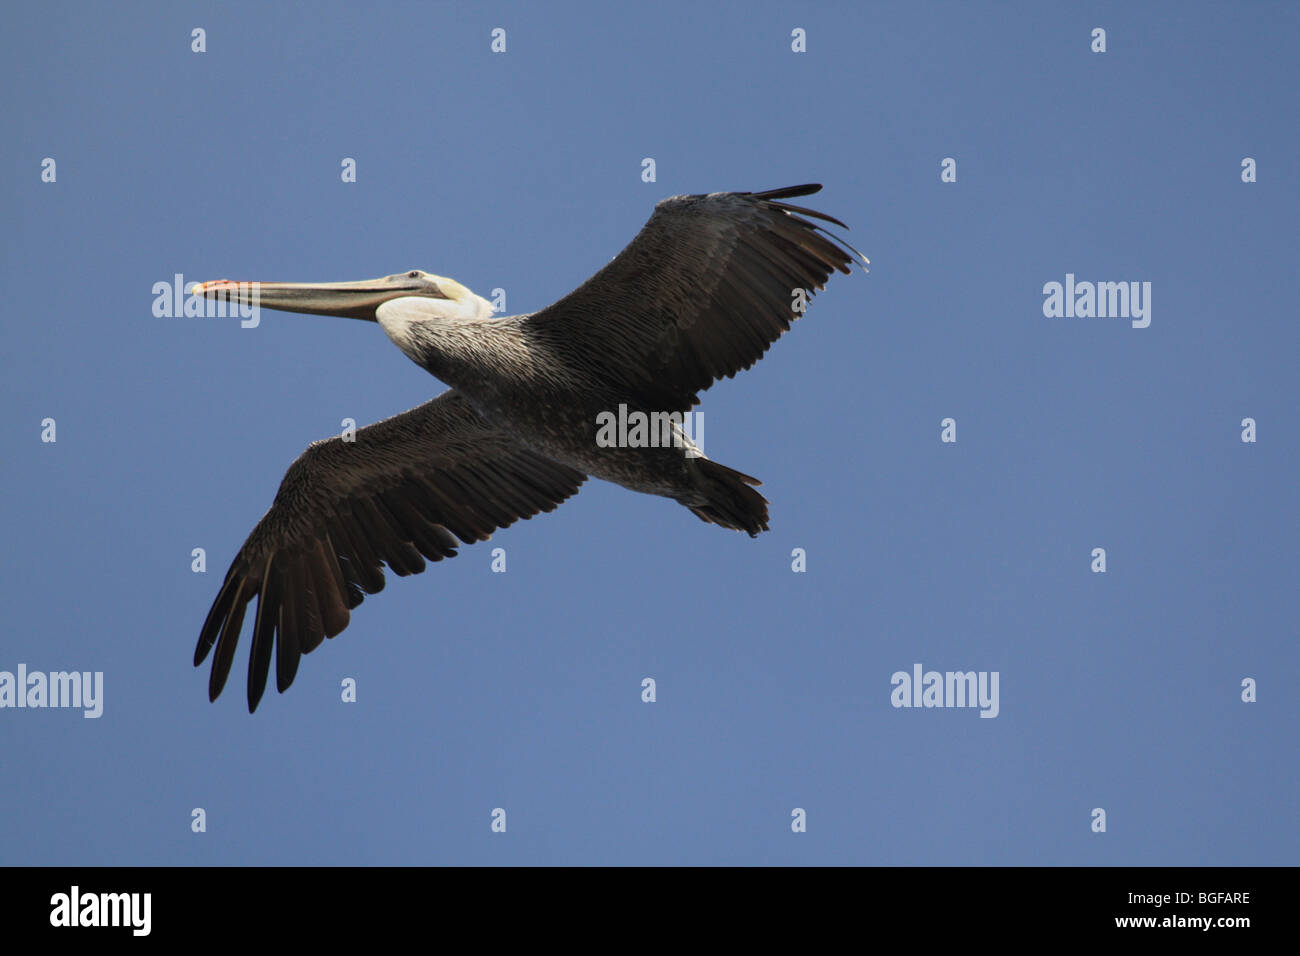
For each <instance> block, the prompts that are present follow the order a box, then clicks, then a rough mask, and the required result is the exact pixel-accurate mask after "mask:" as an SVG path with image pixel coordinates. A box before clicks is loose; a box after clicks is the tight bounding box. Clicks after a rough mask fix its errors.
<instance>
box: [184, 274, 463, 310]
mask: <svg viewBox="0 0 1300 956" xmlns="http://www.w3.org/2000/svg"><path fill="white" fill-rule="evenodd" d="M190 292H191V294H192V295H201V296H203V297H204V298H207V299H224V300H226V301H227V302H237V303H240V304H244V305H251V306H253V307H255V308H256V307H258V306H262V307H264V308H268V309H276V310H278V311H280V312H307V313H310V314H312V315H341V316H345V317H346V318H349V319H364V320H366V321H369V322H374V321H376V315H375V310H376V309H378V308H379V307H380V306H381V305H382V304H383V303H385V302H387V301H388V300H389V299H396V298H399V297H401V296H408V295H416V296H433V297H435V298H441V297H442V295H441V291H440V290H439V289H438V287H437V285H436V283H432V282H430V281H429V280H428V279H427V277H426V274H425V273H419V274H418V275H416V276H411V275H396V276H385V277H384V278H382V279H362V280H361V281H359V282H232V281H231V280H229V279H217V280H216V281H215V282H200V283H199V284H198V285H196V286H194V288H193V289H191V290H190Z"/></svg>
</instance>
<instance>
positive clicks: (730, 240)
mask: <svg viewBox="0 0 1300 956" xmlns="http://www.w3.org/2000/svg"><path fill="white" fill-rule="evenodd" d="M820 189H821V186H819V185H816V184H809V185H805V186H791V187H788V188H786V189H774V190H771V191H769V192H761V193H711V194H709V195H707V196H705V195H698V196H673V197H671V198H669V199H665V200H663V201H662V202H660V203H659V204H658V205H656V206H655V211H654V214H653V215H652V216H651V217H650V220H649V221H648V222H647V223H646V224H645V226H644V227H643V228H642V229H641V231H640V232H639V233H638V234H637V236H636V238H635V239H633V240H632V242H631V243H630V244H629V245H628V246H627V248H625V249H624V250H623V251H622V252H620V253H619V254H618V256H616V257H615V258H614V260H613V261H612V262H610V263H609V265H607V266H605V267H604V268H603V269H601V270H600V271H599V272H597V273H596V274H595V275H594V276H592V277H591V278H590V279H588V280H587V281H586V282H584V283H583V284H582V285H581V286H580V287H579V288H577V289H576V290H574V291H573V292H572V293H570V294H569V295H567V296H565V297H564V298H563V299H560V300H559V301H558V302H556V303H555V304H554V305H552V306H550V307H549V308H546V309H543V310H542V311H540V312H537V313H535V314H534V315H532V316H531V317H529V318H528V319H527V321H526V322H525V323H524V327H525V330H526V332H527V333H528V334H530V335H532V336H536V337H538V338H539V339H541V340H543V341H544V342H545V343H546V344H547V345H548V346H549V347H551V348H552V349H553V350H555V351H556V353H557V354H560V355H565V354H579V355H582V356H583V364H584V367H585V368H589V369H592V370H594V371H597V372H599V373H601V374H602V376H603V377H604V378H606V379H607V380H608V381H610V382H612V383H614V384H616V385H617V386H619V387H622V388H625V389H628V390H629V394H630V397H633V398H635V399H638V400H640V401H642V402H644V403H645V405H646V407H647V408H651V409H655V410H663V411H675V410H683V411H684V410H685V409H688V408H690V407H691V406H693V405H695V404H696V402H697V401H699V399H698V396H697V394H696V393H697V392H699V391H701V390H702V389H705V388H707V387H708V386H709V385H711V384H712V383H713V382H714V381H716V380H717V379H720V378H722V377H723V376H724V375H725V376H732V375H735V374H736V373H737V372H739V371H740V370H742V369H746V368H749V367H750V366H751V365H753V364H754V363H755V362H756V361H758V360H759V359H760V358H761V357H762V356H763V353H764V352H766V351H767V349H768V346H770V345H771V344H772V343H773V342H775V341H776V340H777V339H778V338H779V337H780V336H781V333H783V332H785V331H786V330H787V329H789V328H790V323H791V322H792V321H794V320H795V319H796V318H798V317H799V314H800V309H801V307H802V305H803V304H804V302H806V298H801V296H805V297H810V296H811V295H812V294H813V293H814V292H815V291H816V290H817V289H821V288H823V287H824V286H825V284H826V280H827V279H828V278H830V275H831V273H832V272H833V271H834V270H836V269H838V270H839V271H841V272H844V273H846V274H847V273H848V272H849V271H850V269H849V266H850V264H851V263H852V262H853V261H854V258H855V257H857V258H859V259H861V258H863V257H862V255H861V253H859V252H857V250H855V249H853V247H852V246H849V245H848V244H847V243H845V242H843V241H842V240H839V239H838V238H836V237H835V236H832V235H831V234H830V233H828V232H826V230H825V229H824V228H823V227H822V226H820V225H818V224H817V223H815V222H813V221H811V220H812V219H819V220H821V221H822V222H828V223H833V224H835V225H837V226H841V227H843V228H848V227H847V226H844V224H843V223H842V222H840V221H839V220H838V219H833V218H831V217H830V216H827V215H824V214H822V213H819V212H814V211H813V210H811V209H804V208H802V207H800V206H791V205H788V204H786V203H783V202H779V201H778V200H781V199H786V198H789V197H792V196H806V195H809V194H811V193H815V192H817V191H818V190H820ZM805 216H807V217H811V218H804V217H805ZM864 261H865V260H864ZM800 290H803V291H802V292H801V291H800Z"/></svg>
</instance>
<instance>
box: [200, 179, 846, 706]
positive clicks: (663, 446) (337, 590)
mask: <svg viewBox="0 0 1300 956" xmlns="http://www.w3.org/2000/svg"><path fill="white" fill-rule="evenodd" d="M820 189H821V186H820V185H816V184H809V185H805V186H791V187H789V188H786V189H773V190H770V191H768V192H757V193H734V192H733V193H711V194H709V195H696V196H673V197H671V198H669V199H665V200H663V201H662V202H660V203H659V204H658V205H656V206H655V211H654V214H653V215H652V216H651V217H650V219H649V221H648V222H647V223H646V224H645V226H644V227H643V228H642V229H641V231H640V232H639V233H638V234H637V236H636V238H635V239H633V240H632V242H631V243H630V244H629V245H628V246H627V248H625V249H624V250H623V251H622V252H620V253H619V254H618V255H617V256H616V257H615V258H614V259H613V261H611V262H610V263H609V264H608V265H607V266H605V267H604V268H603V269H601V270H600V271H599V272H597V273H596V274H595V275H594V276H592V277H591V278H590V279H588V280H587V281H586V282H584V283H583V284H582V285H581V286H579V287H578V288H577V289H576V290H575V291H574V292H572V293H570V294H569V295H567V296H565V297H564V298H562V299H560V300H559V301H558V302H556V303H555V304H554V305H552V306H550V307H549V308H545V309H542V310H541V311H540V312H534V313H532V314H531V315H514V316H508V317H503V318H497V317H494V316H493V314H492V305H491V303H489V302H488V301H487V300H486V299H483V298H481V297H480V296H477V295H475V294H474V293H473V292H471V291H470V290H469V289H467V288H465V287H464V286H463V285H461V284H460V283H458V282H456V281H454V280H452V279H447V278H444V277H442V276H436V275H432V274H430V273H427V272H421V271H418V270H413V271H411V272H404V273H401V274H398V275H390V276H385V277H384V278H382V279H368V280H364V281H360V282H327V283H318V284H311V283H288V282H286V283H278V282H277V283H268V282H263V283H235V282H231V281H229V280H226V279H222V280H219V281H216V282H204V283H200V284H199V285H198V286H196V287H195V289H194V290H193V291H194V293H196V294H198V295H202V296H204V297H207V298H212V299H222V298H224V299H226V300H228V301H232V302H239V303H243V304H249V305H260V306H265V307H267V308H270V309H277V310H280V311H283V312H308V313H312V314H315V315H341V316H347V317H348V318H353V319H364V320H366V321H368V322H377V323H379V326H380V328H382V329H383V330H384V333H385V334H386V335H387V336H388V337H389V338H390V339H392V341H393V343H394V344H395V345H396V346H397V347H398V348H400V349H401V350H402V351H403V352H405V353H406V355H407V357H409V358H410V359H411V360H412V361H413V362H415V363H416V364H417V365H420V366H422V367H423V368H424V369H426V370H427V371H428V372H429V373H430V374H432V375H434V376H436V377H437V378H439V379H441V380H442V381H443V382H445V383H446V384H447V385H449V386H451V387H450V388H449V389H448V390H447V391H445V392H443V393H442V394H441V395H439V396H438V397H437V398H435V399H433V400H432V401H429V402H426V403H425V404H423V405H420V406H418V407H417V408H413V409H411V410H410V411H407V412H403V413H402V414H400V415H397V416H395V417H393V418H389V419H386V420H385V421H382V422H377V423H376V424H374V425H370V426H367V427H365V428H362V429H360V430H358V431H357V432H356V433H355V435H354V436H352V437H353V439H354V440H353V441H344V440H343V439H341V438H338V437H336V438H330V439H327V440H325V441H318V442H315V443H313V444H312V445H310V446H308V448H307V450H306V451H305V452H303V453H302V455H300V456H299V457H298V459H297V461H295V462H294V463H293V464H292V465H290V466H289V471H288V473H286V474H285V476H284V481H283V482H282V483H281V484H280V490H279V492H278V493H277V494H276V496H275V501H274V502H273V503H272V505H271V508H270V510H269V511H267V513H266V514H265V515H264V516H263V517H262V520H261V521H259V522H258V523H257V526H256V527H255V528H254V529H253V531H252V533H251V534H250V535H249V536H248V540H247V541H245V542H244V546H243V547H242V548H240V549H239V553H238V554H237V555H236V556H235V559H234V561H233V562H232V563H231V565H230V570H229V571H227V572H226V577H225V580H224V581H223V582H222V585H221V590H220V591H219V592H218V593H217V597H216V600H214V601H213V603H212V609H211V610H210V611H209V612H208V616H207V620H205V621H204V623H203V630H202V632H201V634H200V635H199V642H198V647H196V648H195V651H194V665H195V666H196V667H197V666H199V665H200V664H202V663H203V661H204V659H205V658H206V657H207V656H208V654H209V652H211V651H212V650H213V648H214V647H215V648H216V651H215V653H214V654H213V659H212V673H211V677H210V679H209V681H208V697H209V699H210V700H216V699H217V696H218V695H219V694H220V693H221V690H222V688H223V687H224V686H225V683H226V678H227V677H228V676H229V674H230V668H231V664H232V663H233V661H234V657H235V646H236V645H237V644H238V642H239V635H240V631H241V629H242V627H243V623H244V613H245V610H246V609H247V607H248V604H249V602H250V601H251V600H252V599H253V598H254V597H255V596H256V597H257V614H256V617H255V619H254V622H253V630H252V635H253V637H252V641H253V642H252V649H251V651H250V652H249V663H248V709H249V712H250V713H251V712H252V711H254V710H256V709H257V704H258V701H259V700H261V698H262V693H263V691H264V690H265V689H266V680H267V676H268V674H269V671H270V666H271V658H272V657H274V658H275V681H276V687H277V688H278V689H279V690H280V692H282V693H283V692H284V690H285V689H286V688H287V687H288V686H289V685H290V684H292V683H293V678H294V675H295V674H296V673H297V670H298V662H299V658H300V657H301V655H303V654H307V653H310V652H311V651H313V650H315V649H316V648H317V647H318V646H319V645H320V643H321V641H322V640H323V639H324V638H326V637H334V636H335V635H336V634H338V633H339V632H340V631H342V630H343V629H344V628H345V627H347V626H348V619H349V612H350V611H351V610H352V608H355V607H356V606H357V605H359V604H360V603H361V601H362V597H363V595H365V594H374V593H376V592H378V591H381V590H382V589H383V587H384V573H383V566H384V565H385V564H386V565H388V567H389V568H390V569H391V570H392V571H393V572H394V573H396V574H397V575H399V576H404V575H408V574H418V573H419V572H421V571H423V570H424V565H425V560H426V559H428V560H430V561H441V560H442V559H443V558H450V557H454V556H455V555H456V549H457V548H458V547H460V546H461V544H462V543H466V544H469V543H472V542H475V541H485V540H487V539H488V538H489V537H490V536H491V534H492V532H493V531H494V530H496V529H497V528H505V527H507V526H509V525H510V524H513V523H514V522H515V521H516V520H517V519H519V518H530V517H532V516H533V515H535V514H537V513H538V512H541V511H551V510H553V509H554V508H555V506H556V505H558V504H559V503H560V502H562V501H564V500H565V499H566V498H568V497H569V496H570V495H573V494H574V493H575V492H577V490H578V488H579V486H580V485H581V484H582V483H583V482H584V481H585V480H586V479H587V476H588V475H595V476H596V477H598V478H604V479H605V480H606V481H612V482H616V483H617V484H620V485H622V486H623V487H625V488H630V489H632V490H633V491H640V492H645V493H647V494H652V495H662V496H664V497H666V498H672V499H674V500H676V501H678V502H680V503H681V504H682V505H684V506H685V507H687V508H689V509H690V510H691V512H693V513H694V514H695V515H696V516H697V517H699V518H700V519H702V520H704V521H706V522H711V523H713V524H716V525H720V526H721V527H723V528H732V529H736V530H740V531H746V532H748V533H749V534H750V535H751V536H753V535H757V534H758V533H759V532H760V531H766V530H767V526H768V525H767V520H768V518H767V499H765V498H764V497H763V496H762V495H760V494H759V493H758V492H757V491H755V490H754V488H753V486H754V485H757V484H759V481H758V480H757V479H756V478H751V477H750V476H749V475H746V474H742V473H741V472H739V471H735V470H733V469H731V468H728V467H727V466H725V465H720V464H718V463H717V462H714V461H710V460H709V459H708V458H707V457H704V456H703V454H702V453H701V452H700V451H699V449H698V448H697V447H696V446H694V445H693V443H692V442H691V441H690V438H689V437H688V436H686V435H684V434H683V433H682V430H681V429H680V428H675V429H674V431H673V434H674V436H675V438H676V440H675V441H673V442H668V443H658V444H654V445H650V446H644V447H606V446H608V445H609V442H607V441H606V442H600V441H598V440H597V438H598V435H597V432H598V427H597V423H598V420H600V416H602V415H610V414H611V413H614V412H616V411H617V410H619V409H620V406H626V407H627V409H628V410H629V411H632V412H641V413H642V414H643V415H645V416H650V415H655V414H658V415H660V416H661V417H660V418H659V419H658V420H659V421H662V420H663V418H662V416H663V415H664V414H665V413H668V414H671V413H679V414H680V413H685V412H687V411H689V409H691V408H692V407H693V406H695V405H696V404H697V403H698V402H699V396H698V393H699V392H701V391H703V390H704V389H706V388H708V387H709V386H710V385H711V384H713V382H714V381H716V380H717V379H719V378H721V377H723V376H727V377H731V376H733V375H735V374H736V373H737V372H739V371H740V370H741V369H746V368H749V367H750V366H751V365H753V364H754V363H755V362H756V361H758V359H759V358H761V357H762V355H763V353H764V352H766V351H767V349H768V346H770V345H771V344H772V343H773V342H774V341H776V339H777V338H778V337H780V335H781V333H782V332H785V331H786V330H787V329H789V328H790V323H791V322H792V321H794V320H795V319H796V318H798V317H799V315H800V314H801V312H802V310H803V308H804V305H805V300H806V297H807V296H811V295H812V294H813V293H814V292H815V291H816V290H818V289H821V288H823V287H824V286H825V284H826V280H827V279H828V278H830V275H831V273H832V272H833V271H835V270H839V271H840V272H843V273H845V274H848V273H849V271H850V268H849V267H850V264H851V263H853V262H854V261H855V257H856V258H859V259H862V261H863V262H865V261H866V259H865V258H864V257H862V255H861V253H858V252H857V250H855V249H853V247H852V246H850V245H848V243H846V242H844V241H843V240H841V239H838V238H837V237H835V236H833V235H832V234H830V233H829V232H827V231H826V230H825V227H823V226H820V225H818V224H817V223H816V222H813V221H812V220H820V221H822V222H825V223H832V224H834V225H836V226H839V227H841V228H848V227H847V226H845V225H844V224H843V223H842V222H840V221H839V220H838V219H834V218H832V217H830V216H827V215H824V214H822V213H819V212H814V211H813V210H811V209H805V208H802V207H800V206H793V205H789V204H787V203H784V202H781V200H783V199H789V198H791V197H795V196H806V195H809V194H811V193H815V192H817V191H818V190H820ZM805 217H807V218H805ZM607 420H608V419H606V421H607ZM625 444H631V443H630V442H627V443H625ZM642 444H643V445H644V443H642Z"/></svg>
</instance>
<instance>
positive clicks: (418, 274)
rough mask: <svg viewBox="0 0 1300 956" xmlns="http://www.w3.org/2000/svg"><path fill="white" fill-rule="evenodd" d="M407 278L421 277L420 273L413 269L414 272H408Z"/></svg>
mask: <svg viewBox="0 0 1300 956" xmlns="http://www.w3.org/2000/svg"><path fill="white" fill-rule="evenodd" d="M406 278H408V279H418V278H420V273H418V272H414V271H412V272H408V273H407V274H406Z"/></svg>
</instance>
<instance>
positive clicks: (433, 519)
mask: <svg viewBox="0 0 1300 956" xmlns="http://www.w3.org/2000/svg"><path fill="white" fill-rule="evenodd" d="M585 479H586V475H584V474H582V473H581V472H579V471H575V470H574V469H572V468H569V467H568V466H566V465H561V464H559V463H558V462H554V461H551V460H550V459H548V458H545V457H543V456H542V455H539V454H537V453H536V452H533V451H531V450H529V449H527V448H525V447H523V446H522V445H520V444H518V443H517V442H516V441H514V440H513V439H512V438H511V437H510V436H509V435H507V434H505V433H504V432H501V431H498V430H497V429H494V428H492V427H491V426H490V425H488V424H487V423H486V422H485V421H483V419H482V418H480V417H479V415H478V414H477V413H476V412H475V411H474V409H473V408H472V407H470V405H469V403H468V402H467V401H466V400H465V399H464V398H462V397H461V395H460V394H459V393H458V392H456V391H454V390H453V391H447V392H443V394H441V395H439V396H438V397H437V398H435V399H434V400H433V401H431V402H426V403H425V404H423V405H421V406H419V407H418V408H413V409H411V410H410V411H409V412H404V413H403V414H401V415H397V416H395V417H393V418H390V419H387V420H386V421H382V422H378V423H376V424H374V425H369V426H367V427H365V428H362V429H360V430H359V431H358V432H357V433H356V436H355V441H352V442H344V441H343V440H342V439H340V438H331V439H329V440H328V441H320V442H316V443H315V444H313V445H311V446H310V447H309V448H308V449H307V450H306V451H305V452H303V453H302V455H300V456H299V457H298V460H297V461H295V462H294V463H293V464H292V465H291V466H290V467H289V471H288V473H287V474H285V476H284V481H283V482H281V484H280V490H279V492H278V493H277V494H276V496H275V502H274V503H273V504H272V505H271V510H269V511H268V512H267V513H266V514H265V515H264V516H263V518H262V520H261V521H259V522H258V523H257V527H255V528H254V529H253V532H252V534H250V535H249V536H248V540H247V541H246V542H244V546H243V547H242V548H240V550H239V554H238V555H236V557H235V560H234V561H233V562H232V564H231V565H230V570H229V571H228V572H226V578H225V581H224V582H223V583H222V585H221V590H220V592H218V594H217V598H216V600H215V601H214V602H213V603H212V609H211V610H210V611H209V612H208V617H207V620H206V621H204V623H203V631H202V633H201V634H200V636H199V643H198V646H197V647H196V648H195V650H194V665H195V666H196V667H197V666H198V665H200V664H202V663H203V660H204V659H205V658H206V657H207V656H208V652H209V651H211V650H212V648H213V647H214V645H215V647H216V653H215V654H214V655H213V659H212V676H211V678H210V680H209V682H208V696H209V698H210V699H212V700H216V699H217V695H218V694H220V693H221V689H222V688H223V687H224V686H225V683H226V678H227V677H228V676H229V675H230V668H231V665H232V664H233V662H234V658H235V646H236V645H237V644H238V642H239V633H240V630H241V629H242V627H243V623H244V616H245V611H246V610H247V607H248V603H249V601H251V600H252V599H253V597H254V596H257V597H258V601H257V615H256V618H255V620H254V623H253V645H252V649H251V651H250V652H249V662H248V709H249V711H250V712H251V711H253V710H256V709H257V703H258V701H259V700H260V699H261V697H262V692H263V691H264V690H265V689H266V680H267V675H268V674H269V672H270V668H271V661H272V658H274V660H275V683H276V687H277V688H278V689H279V690H280V691H281V692H283V691H284V690H285V688H287V687H288V686H289V685H290V684H292V683H293V678H294V675H295V674H296V673H297V670H298V661H299V658H300V657H301V655H303V654H306V653H309V652H310V651H312V650H314V649H315V648H316V647H318V646H319V645H320V643H321V641H322V640H323V639H324V638H326V637H334V636H335V635H336V634H338V633H339V632H340V631H342V630H343V629H344V628H345V627H347V626H348V617H349V612H350V610H351V609H352V608H354V607H356V606H357V605H358V604H360V603H361V600H362V597H363V595H364V594H374V593H375V592H377V591H380V590H382V589H383V587H384V573H383V565H384V564H387V565H388V566H389V567H390V568H391V569H392V570H393V571H394V572H395V573H396V574H398V575H407V574H418V573H419V572H421V571H423V570H424V562H425V559H426V558H427V559H429V560H430V561H441V560H442V559H443V558H449V557H454V556H455V555H456V549H457V548H458V547H459V546H460V544H461V542H465V543H469V542H473V541H482V540H485V539H487V538H488V537H489V536H490V535H491V532H492V531H494V530H495V529H497V528H504V527H506V526H507V525H509V524H512V523H513V522H514V521H515V520H516V519H518V518H528V517H531V516H532V515H535V514H537V513H538V512H541V511H551V510H553V509H554V508H555V506H556V505H558V504H559V503H560V502H561V501H563V500H564V499H565V498H568V497H569V496H570V495H572V494H574V493H575V492H576V491H577V490H578V487H579V486H580V485H581V484H582V482H583V481H584V480H585ZM457 538H459V539H460V541H457V540H456V539H457Z"/></svg>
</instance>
